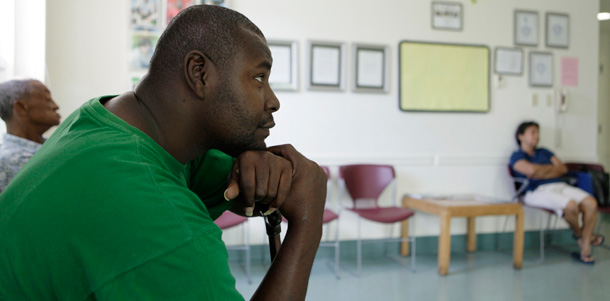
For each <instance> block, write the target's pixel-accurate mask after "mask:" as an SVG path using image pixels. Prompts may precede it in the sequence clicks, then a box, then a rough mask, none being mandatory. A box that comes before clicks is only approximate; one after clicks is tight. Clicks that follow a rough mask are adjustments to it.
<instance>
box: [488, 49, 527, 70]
mask: <svg viewBox="0 0 610 301" xmlns="http://www.w3.org/2000/svg"><path fill="white" fill-rule="evenodd" d="M495 59H496V61H495V64H494V70H495V72H496V73H497V74H505V75H521V74H523V50H521V49H518V48H505V47H496V51H495Z"/></svg>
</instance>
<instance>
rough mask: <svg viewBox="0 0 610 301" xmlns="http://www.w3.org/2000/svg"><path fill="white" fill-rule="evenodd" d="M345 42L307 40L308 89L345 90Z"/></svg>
mask: <svg viewBox="0 0 610 301" xmlns="http://www.w3.org/2000/svg"><path fill="white" fill-rule="evenodd" d="M345 56H346V55H345V43H340V42H320V41H311V42H309V55H308V57H309V80H308V81H307V82H308V86H309V90H326V91H343V90H345V67H346V66H345V65H346V58H345Z"/></svg>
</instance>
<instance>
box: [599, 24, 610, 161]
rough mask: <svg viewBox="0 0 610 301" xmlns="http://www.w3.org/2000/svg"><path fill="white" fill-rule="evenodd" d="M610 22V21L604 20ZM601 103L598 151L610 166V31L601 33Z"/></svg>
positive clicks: (600, 157)
mask: <svg viewBox="0 0 610 301" xmlns="http://www.w3.org/2000/svg"><path fill="white" fill-rule="evenodd" d="M604 22H610V21H604ZM599 64H600V75H599V104H598V110H597V118H598V119H599V127H600V131H599V133H598V145H597V153H598V156H599V161H600V162H601V163H602V164H603V165H604V166H605V167H606V169H608V168H610V32H600V34H599Z"/></svg>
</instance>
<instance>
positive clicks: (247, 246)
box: [242, 224, 252, 284]
mask: <svg viewBox="0 0 610 301" xmlns="http://www.w3.org/2000/svg"><path fill="white" fill-rule="evenodd" d="M242 227H243V228H242V229H243V232H242V233H243V234H244V238H245V239H244V242H245V246H246V248H245V250H246V278H247V279H248V284H252V277H251V275H250V259H251V257H250V233H248V232H249V231H248V230H249V229H250V228H249V227H248V225H246V224H243V225H242Z"/></svg>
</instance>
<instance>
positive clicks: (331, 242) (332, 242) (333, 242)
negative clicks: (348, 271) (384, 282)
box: [320, 166, 340, 279]
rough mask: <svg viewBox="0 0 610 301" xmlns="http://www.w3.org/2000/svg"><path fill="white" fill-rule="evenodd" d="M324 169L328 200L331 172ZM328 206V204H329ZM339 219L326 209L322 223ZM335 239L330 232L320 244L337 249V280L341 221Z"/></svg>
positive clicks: (337, 274)
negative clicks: (331, 237)
mask: <svg viewBox="0 0 610 301" xmlns="http://www.w3.org/2000/svg"><path fill="white" fill-rule="evenodd" d="M321 167H322V169H324V171H325V172H326V178H327V179H328V180H327V182H326V183H327V188H328V189H327V193H326V195H327V197H326V199H327V200H328V199H330V198H329V196H330V192H331V189H330V184H331V182H330V170H329V169H328V166H321ZM327 206H328V204H327ZM338 218H339V215H338V214H337V213H335V212H334V211H332V210H330V209H328V208H325V209H324V216H323V217H322V223H323V224H324V225H328V223H330V222H332V221H334V220H337V219H338ZM329 228H330V227H327V229H329ZM334 236H335V237H334V239H330V233H329V231H326V241H321V242H320V247H332V248H335V266H334V269H333V270H334V272H335V276H336V277H337V279H339V278H340V277H339V221H338V220H337V222H336V223H335V235H334Z"/></svg>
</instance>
